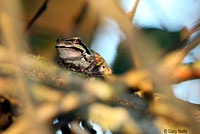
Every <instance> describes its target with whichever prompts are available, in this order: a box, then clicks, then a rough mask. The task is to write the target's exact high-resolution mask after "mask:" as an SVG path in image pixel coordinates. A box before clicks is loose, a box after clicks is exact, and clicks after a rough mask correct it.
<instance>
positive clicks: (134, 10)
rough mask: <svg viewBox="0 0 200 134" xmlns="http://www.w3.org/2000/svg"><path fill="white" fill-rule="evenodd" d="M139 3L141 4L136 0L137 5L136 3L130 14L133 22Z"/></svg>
mask: <svg viewBox="0 0 200 134" xmlns="http://www.w3.org/2000/svg"><path fill="white" fill-rule="evenodd" d="M138 3H139V0H136V1H135V3H134V6H133V8H132V10H131V11H130V12H128V17H129V18H130V20H131V21H132V20H133V18H134V15H135V12H136V9H137V7H138Z"/></svg>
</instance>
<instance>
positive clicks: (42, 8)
mask: <svg viewBox="0 0 200 134" xmlns="http://www.w3.org/2000/svg"><path fill="white" fill-rule="evenodd" d="M48 2H49V0H45V1H44V3H43V4H42V6H41V7H40V9H39V10H38V11H37V13H36V14H35V16H34V17H33V18H32V19H31V20H30V22H29V23H28V25H27V27H26V29H25V32H26V31H28V30H29V29H30V28H31V26H32V25H33V23H34V22H35V21H36V20H37V19H38V18H39V17H40V15H41V14H42V13H43V12H44V11H45V10H46V8H47V4H48Z"/></svg>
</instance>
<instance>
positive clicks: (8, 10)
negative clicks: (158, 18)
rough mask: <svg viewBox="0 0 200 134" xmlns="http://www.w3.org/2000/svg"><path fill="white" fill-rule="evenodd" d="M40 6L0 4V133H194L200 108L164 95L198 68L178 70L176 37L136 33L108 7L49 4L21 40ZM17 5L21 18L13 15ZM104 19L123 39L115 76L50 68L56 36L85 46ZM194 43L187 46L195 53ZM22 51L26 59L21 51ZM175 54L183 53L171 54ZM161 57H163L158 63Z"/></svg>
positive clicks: (109, 2)
mask: <svg viewBox="0 0 200 134" xmlns="http://www.w3.org/2000/svg"><path fill="white" fill-rule="evenodd" d="M43 2H44V1H40V0H29V1H27V0H21V1H11V0H4V1H3V5H4V6H2V5H0V6H2V7H1V8H2V12H0V13H1V14H0V15H1V17H2V18H3V19H1V20H0V29H1V34H0V39H1V40H0V42H1V45H0V133H5V134H13V133H15V134H26V133H29V134H32V133H33V134H35V133H37V134H49V133H56V131H57V130H61V131H62V132H63V133H64V134H65V133H77V134H80V133H81V134H90V133H91V134H92V133H95V130H93V128H92V126H91V123H90V121H92V122H94V123H98V124H99V125H100V127H102V129H103V131H104V132H105V131H106V130H110V131H111V132H112V133H123V134H141V133H144V134H158V133H165V129H166V130H178V129H180V130H186V131H187V132H186V133H188V134H189V133H193V134H197V133H200V130H199V123H200V121H199V105H193V104H191V103H187V102H184V101H181V100H179V99H177V98H175V97H174V95H173V94H172V90H171V89H170V86H171V84H174V83H177V82H180V81H185V80H189V79H196V78H199V77H200V73H199V72H200V71H199V70H200V69H199V68H200V66H199V61H198V60H197V61H195V62H194V63H191V64H180V62H181V60H182V59H183V57H184V55H186V54H187V53H188V52H189V51H188V50H187V51H186V50H185V49H184V50H183V49H182V48H181V47H182V46H179V45H186V44H184V43H185V42H184V43H182V41H185V40H182V33H181V31H177V32H169V31H166V30H161V29H155V28H138V27H137V28H136V27H135V26H134V25H132V22H131V21H130V20H131V18H129V17H127V14H126V13H125V12H123V11H122V10H121V9H120V6H119V5H118V3H117V2H116V1H113V0H101V1H88V0H76V1H74V0H67V1H66V0H60V1H59V2H58V1H55V0H49V1H48V4H47V7H46V9H45V10H44V12H43V13H42V14H41V15H40V16H39V17H38V18H37V19H36V21H35V22H34V23H33V25H32V26H31V27H30V29H28V30H27V31H26V32H24V30H25V29H26V26H27V25H28V23H29V22H30V20H31V19H32V18H33V17H34V16H35V14H36V13H37V12H38V10H39V9H40V8H41V6H42V4H43ZM21 3H22V8H23V11H22V12H18V10H17V9H18V8H19V7H18V6H17V4H21ZM3 13H4V14H3ZM133 13H134V12H133ZM132 16H133V15H132ZM104 17H111V18H113V19H115V20H116V21H117V23H118V24H119V27H120V29H121V30H122V31H123V32H124V34H125V36H126V39H125V41H123V42H121V44H120V45H119V47H118V52H117V57H116V61H115V63H114V66H113V71H114V73H115V74H121V75H115V74H114V75H112V76H111V77H107V78H105V79H101V78H97V77H88V76H85V75H84V74H82V73H78V72H72V71H70V70H67V69H65V68H60V67H59V66H58V65H56V64H55V62H52V60H53V59H54V58H55V48H54V47H55V46H54V45H55V41H56V38H57V37H58V36H60V35H65V36H67V37H71V36H74V35H78V36H80V37H81V38H82V39H83V40H84V42H85V43H86V44H88V46H90V42H91V41H92V39H93V34H94V32H95V30H96V28H97V27H98V25H103V24H104ZM18 23H22V24H21V27H19V25H18ZM17 28H19V29H20V30H18V29H17ZM186 37H187V36H186ZM196 39H197V40H196V41H195V42H194V43H193V42H192V41H191V43H190V44H188V45H189V46H191V45H192V46H196V45H198V43H199V37H198V38H196ZM26 41H27V42H26ZM24 44H28V48H29V50H30V51H28V52H26V51H25V50H26V49H25V48H24V49H23V48H22V46H24ZM154 45H155V46H157V48H159V49H155V50H154V49H153V48H154V47H153V46H154ZM171 48H172V49H171ZM176 48H180V49H181V50H183V53H182V51H178V53H171V51H172V50H176ZM133 50H134V51H133ZM168 50H169V51H168ZM166 51H167V52H169V54H170V56H169V55H168V53H165V54H166V55H163V56H160V55H161V54H162V53H163V52H166ZM154 52H155V53H154ZM133 53H134V54H135V55H132V54H133ZM134 56H136V59H137V58H138V61H139V62H140V63H141V64H140V66H139V67H138V66H135V61H134ZM165 59H167V62H165V61H166V60H165ZM154 90H156V91H157V92H160V93H156V92H155V91H154ZM161 93H162V94H161ZM56 120H57V122H55V121H56ZM80 122H82V125H83V127H84V129H81V127H80V125H79V123H80ZM68 124H70V127H69V125H68Z"/></svg>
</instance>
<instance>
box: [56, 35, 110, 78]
mask: <svg viewBox="0 0 200 134" xmlns="http://www.w3.org/2000/svg"><path fill="white" fill-rule="evenodd" d="M56 48H57V50H58V52H59V64H60V65H62V66H64V67H67V68H69V69H70V70H72V71H77V72H83V73H85V74H86V75H88V76H97V77H106V76H107V75H110V74H112V70H111V68H110V67H109V66H108V64H107V63H106V61H105V60H104V59H103V58H102V57H101V56H100V55H99V54H98V53H97V52H95V51H93V50H90V49H89V48H88V47H87V46H86V45H85V44H84V43H83V42H82V41H81V40H80V38H79V37H72V38H70V39H67V38H65V37H59V38H58V39H57V44H56Z"/></svg>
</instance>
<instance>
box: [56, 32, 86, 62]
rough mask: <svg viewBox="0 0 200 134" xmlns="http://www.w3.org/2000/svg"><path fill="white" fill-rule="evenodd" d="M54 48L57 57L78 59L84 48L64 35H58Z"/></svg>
mask: <svg viewBox="0 0 200 134" xmlns="http://www.w3.org/2000/svg"><path fill="white" fill-rule="evenodd" d="M55 47H56V49H57V50H58V53H59V57H60V58H62V59H80V58H81V57H82V54H83V52H84V50H83V49H82V48H81V47H79V45H77V44H74V42H73V40H72V39H67V38H66V37H62V36H61V37H58V39H57V40H56V46H55Z"/></svg>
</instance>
